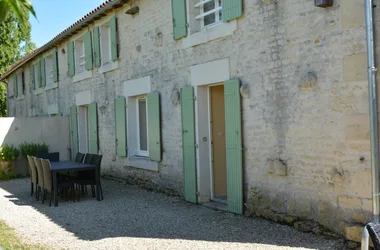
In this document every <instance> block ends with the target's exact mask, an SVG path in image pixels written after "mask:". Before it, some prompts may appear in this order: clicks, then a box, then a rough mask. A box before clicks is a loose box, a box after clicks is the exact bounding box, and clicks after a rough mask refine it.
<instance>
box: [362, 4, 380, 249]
mask: <svg viewBox="0 0 380 250" xmlns="http://www.w3.org/2000/svg"><path fill="white" fill-rule="evenodd" d="M372 8H373V0H365V16H366V17H365V20H366V32H367V54H368V92H369V119H370V129H371V169H372V222H373V223H378V222H379V137H378V125H377V122H378V120H377V98H376V70H377V69H376V66H375V52H374V31H373V12H372ZM368 245H369V234H368V230H367V228H366V227H364V229H363V234H362V250H367V249H368Z"/></svg>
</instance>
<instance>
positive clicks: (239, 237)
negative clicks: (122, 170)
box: [0, 179, 344, 250]
mask: <svg viewBox="0 0 380 250" xmlns="http://www.w3.org/2000/svg"><path fill="white" fill-rule="evenodd" d="M102 184H103V192H104V198H105V199H104V200H103V201H101V202H98V201H96V200H95V199H92V197H90V195H89V196H88V197H86V198H84V199H82V200H81V201H80V202H75V203H73V202H72V201H70V202H67V201H61V200H60V203H59V207H53V206H52V207H49V205H48V203H46V202H45V204H41V203H40V202H38V201H36V200H35V199H34V198H32V197H30V184H29V180H28V179H17V180H12V181H7V182H0V211H1V212H0V220H3V221H5V222H6V223H7V224H8V225H9V226H11V227H13V228H15V229H16V231H17V232H18V233H19V234H20V236H21V237H22V238H23V239H25V241H26V242H27V243H38V244H43V245H46V246H48V247H51V248H53V249H334V250H335V249H344V245H343V243H342V241H339V240H328V239H325V238H323V237H318V236H316V235H314V234H306V233H302V232H299V231H297V230H295V229H293V228H291V227H288V226H284V225H279V224H276V223H272V222H269V221H265V220H260V219H252V218H247V217H243V216H237V215H233V214H230V213H226V212H221V211H215V210H212V209H209V208H206V207H203V206H200V205H194V204H190V203H187V202H184V201H182V200H181V199H180V198H178V197H168V196H166V195H164V194H160V193H154V192H150V191H146V190H143V189H140V188H138V187H133V186H129V185H124V184H121V183H118V182H114V181H108V180H103V182H102ZM89 191H90V190H89Z"/></svg>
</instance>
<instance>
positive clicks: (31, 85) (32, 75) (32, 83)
mask: <svg viewBox="0 0 380 250" xmlns="http://www.w3.org/2000/svg"><path fill="white" fill-rule="evenodd" d="M35 74H36V71H35V69H34V64H32V66H31V67H30V78H31V81H30V82H31V84H30V89H32V90H35V89H36V80H35V79H36V78H35V77H36V75H35Z"/></svg>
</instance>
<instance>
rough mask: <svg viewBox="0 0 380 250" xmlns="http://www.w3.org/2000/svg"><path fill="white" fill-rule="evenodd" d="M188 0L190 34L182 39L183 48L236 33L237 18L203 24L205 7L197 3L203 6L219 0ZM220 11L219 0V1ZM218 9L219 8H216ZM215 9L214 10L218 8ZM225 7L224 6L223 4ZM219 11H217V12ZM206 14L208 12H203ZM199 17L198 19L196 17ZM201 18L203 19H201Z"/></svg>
mask: <svg viewBox="0 0 380 250" xmlns="http://www.w3.org/2000/svg"><path fill="white" fill-rule="evenodd" d="M200 1H201V0H187V1H186V6H187V8H186V10H187V15H186V16H187V23H188V24H189V27H188V34H189V35H188V36H187V37H185V38H183V39H181V40H182V49H187V48H190V47H193V46H196V45H199V44H202V43H207V42H209V41H212V40H215V39H218V38H222V37H226V36H231V35H233V34H234V31H235V30H237V20H236V19H234V20H231V21H229V22H223V21H222V20H220V21H217V22H215V23H213V24H210V25H207V26H204V25H203V16H202V13H201V12H202V11H203V8H200V7H198V6H197V7H195V6H196V5H199V6H201V7H202V6H203V5H204V4H205V3H207V2H210V1H215V2H218V0H203V1H202V2H200ZM217 6H218V10H217V11H219V2H218V5H217ZM216 9H217V8H216ZM216 9H214V10H216ZM221 9H223V6H221ZM217 11H216V12H215V13H217ZM203 14H206V13H203ZM196 17H198V19H196ZM200 18H201V19H202V20H200Z"/></svg>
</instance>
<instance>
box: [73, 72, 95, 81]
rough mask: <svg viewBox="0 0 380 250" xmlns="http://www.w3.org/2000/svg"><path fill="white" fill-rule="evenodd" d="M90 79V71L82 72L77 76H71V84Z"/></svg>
mask: <svg viewBox="0 0 380 250" xmlns="http://www.w3.org/2000/svg"><path fill="white" fill-rule="evenodd" d="M91 77H92V70H91V71H87V70H85V71H83V72H81V73H79V74H77V75H74V76H73V82H79V81H82V80H84V79H87V78H91Z"/></svg>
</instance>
